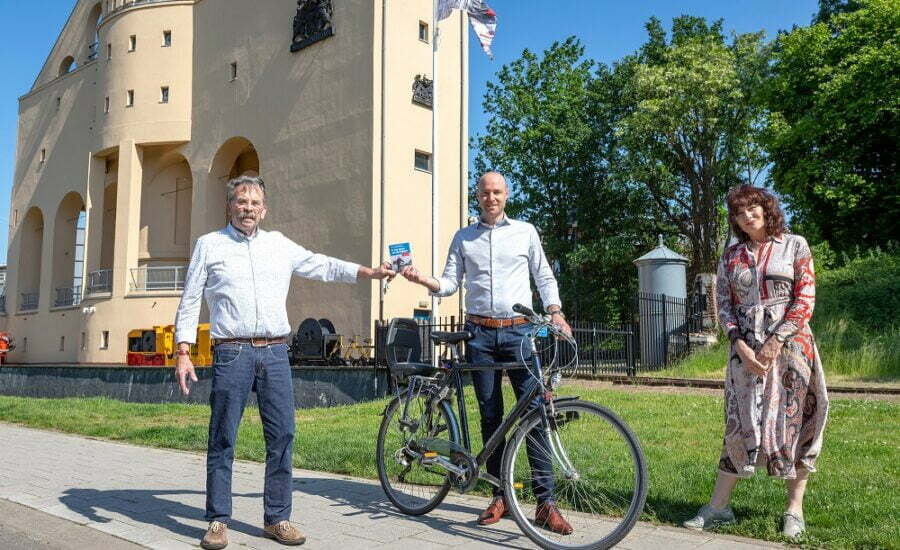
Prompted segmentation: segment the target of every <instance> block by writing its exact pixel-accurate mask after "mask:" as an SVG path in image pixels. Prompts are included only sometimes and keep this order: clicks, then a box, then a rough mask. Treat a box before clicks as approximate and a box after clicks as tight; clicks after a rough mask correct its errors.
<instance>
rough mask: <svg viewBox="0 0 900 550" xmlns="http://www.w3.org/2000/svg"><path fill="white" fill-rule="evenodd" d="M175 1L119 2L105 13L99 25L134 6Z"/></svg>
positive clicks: (145, 0) (139, 0)
mask: <svg viewBox="0 0 900 550" xmlns="http://www.w3.org/2000/svg"><path fill="white" fill-rule="evenodd" d="M175 1H178V0H124V2H122V1H121V0H120V2H118V5H117V6H116V7H114V8H113V9H111V10H109V11H108V12H106V15H105V16H103V19H101V20H100V23H102V22H103V20H105V19H107V18H109V17H110V16H112V15H114V14H116V13H118V12H120V11H122V10H126V9H128V8H133V7H134V6H141V5H145V4H162V3H165V2H175Z"/></svg>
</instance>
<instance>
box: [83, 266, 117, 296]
mask: <svg viewBox="0 0 900 550" xmlns="http://www.w3.org/2000/svg"><path fill="white" fill-rule="evenodd" d="M87 279H88V283H87V294H100V293H103V292H112V270H111V269H101V270H99V271H91V272H90V273H88V277H87Z"/></svg>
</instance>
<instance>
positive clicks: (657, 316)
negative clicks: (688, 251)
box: [635, 292, 707, 370]
mask: <svg viewBox="0 0 900 550" xmlns="http://www.w3.org/2000/svg"><path fill="white" fill-rule="evenodd" d="M706 306H707V304H706V296H689V297H687V298H678V297H675V296H667V295H665V294H651V293H646V292H639V293H638V295H637V296H636V297H635V309H636V310H637V315H638V323H639V325H640V335H641V337H640V357H641V369H642V370H657V369H660V368H663V367H665V366H667V365H669V364H671V363H673V362H675V361H677V360H678V359H681V358H682V357H684V356H686V355H687V354H689V353H690V352H691V339H690V334H691V333H695V332H702V331H703V314H704V312H705V311H706Z"/></svg>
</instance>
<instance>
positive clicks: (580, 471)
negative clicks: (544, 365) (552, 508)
mask: <svg viewBox="0 0 900 550" xmlns="http://www.w3.org/2000/svg"><path fill="white" fill-rule="evenodd" d="M557 413H558V415H559V414H562V415H565V414H569V415H571V418H572V420H570V421H568V422H564V423H562V422H561V423H558V424H557V426H558V428H557V430H556V432H555V436H558V441H557V440H556V437H555V436H554V434H551V436H554V437H553V440H554V441H557V442H556V443H553V442H551V438H550V437H548V436H547V435H546V433H545V432H543V430H542V429H541V424H542V423H541V421H540V419H539V417H537V416H532V417H530V419H529V421H528V422H529V423H528V424H527V425H525V426H524V427H523V428H521V431H519V432H518V433H517V434H516V435H515V436H514V437H513V439H512V441H511V442H510V448H508V449H507V453H508V455H507V456H506V458H505V461H504V468H505V472H504V473H505V475H506V477H507V478H508V479H509V481H508V482H507V490H508V491H509V492H510V493H511V494H512V495H513V496H514V498H511V499H510V501H511V502H510V503H511V505H512V507H513V512H514V517H515V518H516V521H517V522H518V523H519V525H520V527H521V528H522V530H523V531H525V533H526V534H527V535H528V536H529V537H530V538H531V539H532V540H534V541H535V542H537V543H538V544H539V545H541V546H543V547H545V548H606V547H609V546H611V545H613V544H615V543H616V542H618V541H619V540H621V538H622V537H624V536H625V534H627V532H628V531H629V530H630V529H631V527H632V526H633V524H634V521H636V519H637V516H638V515H639V514H640V511H641V509H642V507H643V502H644V499H645V497H646V485H645V483H644V479H645V476H646V471H645V466H644V465H643V456H642V454H641V453H640V450H639V447H637V443H636V440H635V439H633V436H632V435H631V434H630V432H629V431H628V430H627V428H626V427H624V425H623V424H621V421H619V420H618V419H617V418H615V417H614V415H612V414H611V413H608V411H606V410H605V409H602V408H601V407H598V406H596V405H593V404H588V403H583V402H578V403H565V404H561V405H559V406H558V410H557ZM563 417H564V418H565V416H563ZM554 445H556V447H555V448H554ZM540 464H547V465H549V468H548V469H546V470H544V471H538V472H535V471H532V466H533V465H537V466H535V467H536V468H542V467H541V466H540ZM569 468H571V470H569ZM567 474H569V475H567ZM542 487H543V489H541V488H542ZM536 493H537V494H536ZM538 495H540V500H541V501H548V502H550V501H552V502H555V504H556V505H557V507H558V509H559V511H560V513H561V514H562V515H563V517H564V518H565V520H566V521H567V522H568V523H569V524H570V525H571V527H572V529H573V531H572V532H571V533H570V534H565V535H564V534H559V533H555V532H553V531H551V530H549V528H545V526H543V525H539V524H538V523H535V522H534V520H535V517H536V514H537V512H538V510H539V504H540V503H539V502H538V500H539V497H538Z"/></svg>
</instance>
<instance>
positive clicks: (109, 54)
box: [106, 44, 112, 61]
mask: <svg viewBox="0 0 900 550" xmlns="http://www.w3.org/2000/svg"><path fill="white" fill-rule="evenodd" d="M110 59H112V44H107V45H106V60H107V61H109V60H110Z"/></svg>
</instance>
